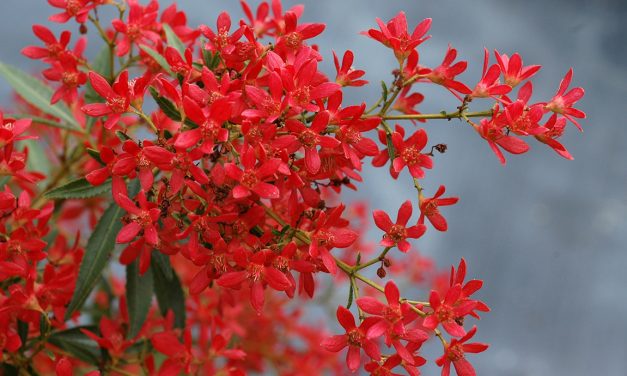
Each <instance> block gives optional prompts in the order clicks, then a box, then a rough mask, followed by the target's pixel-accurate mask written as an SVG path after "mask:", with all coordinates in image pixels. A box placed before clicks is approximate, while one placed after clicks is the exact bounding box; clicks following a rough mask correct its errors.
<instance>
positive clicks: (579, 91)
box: [544, 68, 586, 131]
mask: <svg viewBox="0 0 627 376" xmlns="http://www.w3.org/2000/svg"><path fill="white" fill-rule="evenodd" d="M572 79H573V68H570V69H569V70H568V72H567V73H566V75H565V76H564V79H562V82H560V87H559V89H558V90H557V93H556V94H555V96H554V97H553V99H551V101H550V102H549V103H547V104H546V105H545V106H544V108H545V109H546V110H548V111H552V112H554V113H556V114H561V115H564V117H566V119H568V120H570V121H571V123H573V124H575V125H576V126H577V128H578V129H579V130H580V131H582V130H583V129H582V128H581V125H579V123H578V122H577V120H575V119H574V118H579V119H585V118H586V114H585V112H583V111H581V110H578V109H576V108H574V107H573V105H574V104H575V103H577V101H579V100H580V99H581V98H583V95H584V90H583V88H581V87H576V88H573V89H571V90H570V91H568V93H566V90H567V89H568V86H569V85H570V82H571V80H572Z"/></svg>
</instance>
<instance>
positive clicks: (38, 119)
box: [4, 114, 83, 132]
mask: <svg viewBox="0 0 627 376" xmlns="http://www.w3.org/2000/svg"><path fill="white" fill-rule="evenodd" d="M4 117H5V118H13V119H31V120H32V121H33V123H38V124H44V125H49V126H51V127H55V128H61V129H69V130H71V131H76V130H77V129H76V128H75V127H74V126H72V125H69V124H65V123H59V122H58V121H56V120H51V119H46V118H43V117H39V116H32V115H29V114H4ZM80 131H81V132H82V131H83V130H82V129H81V130H80Z"/></svg>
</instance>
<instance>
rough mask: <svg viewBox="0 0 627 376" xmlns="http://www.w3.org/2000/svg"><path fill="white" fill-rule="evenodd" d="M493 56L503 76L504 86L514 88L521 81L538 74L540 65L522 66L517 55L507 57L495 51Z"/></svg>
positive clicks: (520, 59)
mask: <svg viewBox="0 0 627 376" xmlns="http://www.w3.org/2000/svg"><path fill="white" fill-rule="evenodd" d="M494 56H495V57H496V62H497V63H498V64H499V67H500V68H501V72H503V76H505V84H507V85H509V86H511V87H515V86H517V85H518V84H519V83H521V82H522V81H524V80H526V79H528V78H531V77H532V76H533V75H534V74H536V73H538V71H539V70H540V68H542V67H541V66H540V65H529V66H526V67H525V66H523V61H522V58H521V57H520V55H519V54H518V53H515V54H513V55H512V57H511V58H510V57H508V56H507V55H506V54H501V53H499V52H498V51H497V50H494Z"/></svg>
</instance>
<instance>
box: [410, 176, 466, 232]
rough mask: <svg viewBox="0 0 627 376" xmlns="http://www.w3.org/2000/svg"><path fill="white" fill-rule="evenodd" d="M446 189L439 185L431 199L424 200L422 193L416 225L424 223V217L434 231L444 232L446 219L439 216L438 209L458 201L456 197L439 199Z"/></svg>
mask: <svg viewBox="0 0 627 376" xmlns="http://www.w3.org/2000/svg"><path fill="white" fill-rule="evenodd" d="M445 190H446V188H445V187H444V186H443V185H441V186H440V187H439V188H438V191H437V192H436V193H435V195H434V196H433V197H431V198H424V196H423V195H422V192H421V194H420V196H419V200H420V218H419V219H418V223H425V217H427V219H429V222H431V224H432V225H433V227H434V228H435V229H436V230H439V231H446V229H447V228H448V225H447V223H446V219H444V217H443V216H442V214H440V210H439V209H438V207H440V206H447V205H453V204H455V203H457V201H459V198H458V197H445V198H439V197H440V196H442V195H443V194H444V191H445Z"/></svg>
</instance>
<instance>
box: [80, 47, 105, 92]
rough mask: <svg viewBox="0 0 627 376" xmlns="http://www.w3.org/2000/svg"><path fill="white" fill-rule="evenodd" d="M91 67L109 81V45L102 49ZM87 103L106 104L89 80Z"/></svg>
mask: <svg viewBox="0 0 627 376" xmlns="http://www.w3.org/2000/svg"><path fill="white" fill-rule="evenodd" d="M91 67H92V68H93V69H94V70H93V71H94V72H96V73H98V74H99V75H101V76H103V77H105V78H107V79H108V77H109V74H110V72H111V48H109V46H108V45H104V46H103V47H102V48H101V49H100V52H98V55H96V58H95V59H94V62H93V64H92V66H91ZM85 102H86V103H96V102H104V98H102V97H100V95H99V94H98V93H96V91H95V90H94V88H93V87H92V86H91V82H89V80H88V81H87V89H86V90H85Z"/></svg>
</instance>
